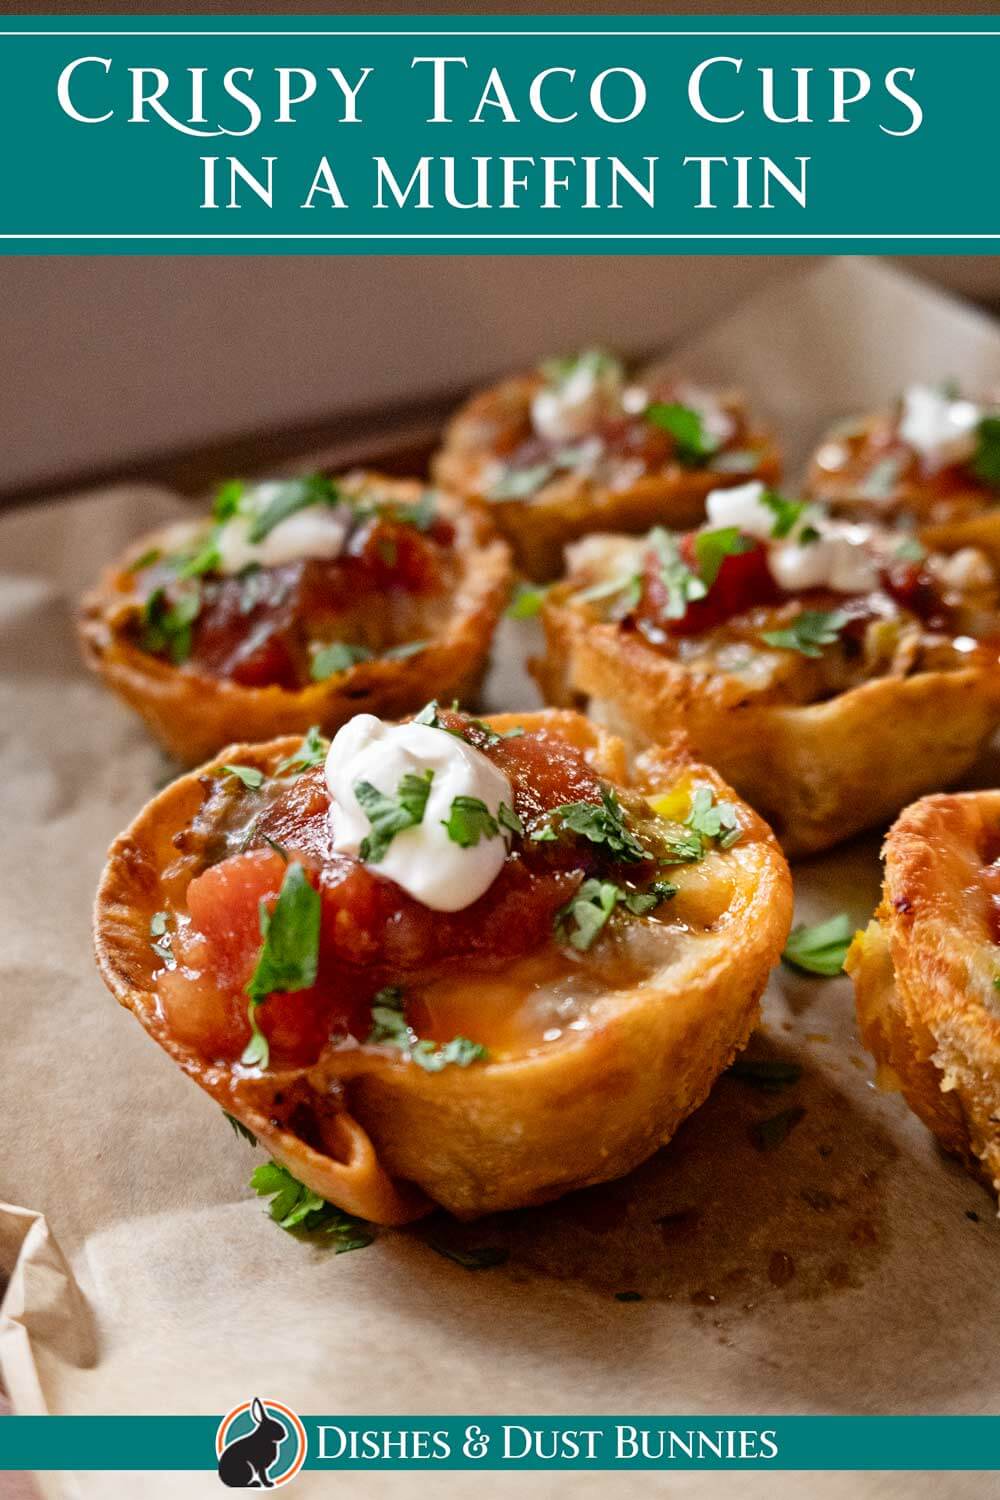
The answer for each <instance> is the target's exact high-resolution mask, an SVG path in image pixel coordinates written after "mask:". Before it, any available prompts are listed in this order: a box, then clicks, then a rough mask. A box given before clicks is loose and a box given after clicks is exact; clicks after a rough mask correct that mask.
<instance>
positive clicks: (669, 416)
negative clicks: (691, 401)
mask: <svg viewBox="0 0 1000 1500" xmlns="http://www.w3.org/2000/svg"><path fill="white" fill-rule="evenodd" d="M646 421H647V422H652V424H653V426H654V427H660V428H662V429H663V431H664V432H669V434H670V436H671V437H672V438H673V440H674V445H675V448H676V451H677V457H678V459H679V460H680V462H681V463H682V464H683V465H684V467H685V468H688V469H696V468H699V467H700V466H701V465H702V464H704V463H705V462H706V461H707V460H708V459H710V458H711V457H712V454H713V453H717V452H718V450H719V447H720V444H719V440H718V438H715V437H713V436H712V434H711V433H710V432H709V431H708V430H707V428H706V427H705V423H704V421H703V419H702V416H701V413H700V412H697V411H695V409H694V407H692V406H681V405H680V403H679V402H677V401H654V402H653V403H652V405H651V406H648V407H647V408H646Z"/></svg>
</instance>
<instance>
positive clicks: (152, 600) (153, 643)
mask: <svg viewBox="0 0 1000 1500" xmlns="http://www.w3.org/2000/svg"><path fill="white" fill-rule="evenodd" d="M201 602H202V601H201V589H200V588H199V587H198V585H197V583H195V584H194V585H193V586H192V587H191V588H187V589H185V590H183V591H182V592H180V593H178V594H177V595H176V597H175V598H174V599H173V600H170V599H168V597H167V591H166V589H164V588H157V589H154V590H153V592H152V593H151V594H150V596H149V598H148V599H147V600H146V602H145V604H144V606H143V610H142V641H141V644H142V649H143V650H144V651H149V652H151V653H152V654H153V655H154V656H156V655H161V654H162V653H163V652H166V653H167V654H168V655H169V657H170V660H171V661H172V662H173V663H174V665H175V666H180V665H181V663H182V662H185V661H187V659H188V657H189V656H190V655H191V646H192V643H193V630H192V626H193V625H194V622H195V620H196V619H197V618H198V615H199V614H200V612H201Z"/></svg>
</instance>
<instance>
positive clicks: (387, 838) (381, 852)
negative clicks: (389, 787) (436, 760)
mask: <svg viewBox="0 0 1000 1500" xmlns="http://www.w3.org/2000/svg"><path fill="white" fill-rule="evenodd" d="M433 780H434V772H433V771H432V770H431V769H430V767H428V768H427V770H426V771H422V772H421V773H420V774H419V775H418V774H417V773H416V772H414V771H408V772H407V773H406V775H405V776H404V777H403V778H402V779H401V781H400V783H399V786H398V787H397V788H396V796H395V798H393V797H387V796H386V795H385V793H384V792H380V791H379V789H378V787H377V786H372V784H371V782H370V781H356V782H355V783H354V788H353V790H354V795H355V797H356V798H357V799H358V805H359V807H360V808H361V811H362V812H363V813H364V814H365V816H366V818H367V819H368V821H369V823H370V824H371V829H372V831H371V833H369V834H368V835H367V836H366V837H365V838H364V839H363V840H362V842H361V848H360V850H359V854H360V857H361V859H362V860H363V861H364V862H365V863H366V864H372V865H377V864H378V863H379V861H380V860H382V859H384V858H385V855H386V851H387V850H388V848H389V845H390V844H391V843H392V841H393V839H394V838H395V837H396V835H397V833H402V832H404V830H405V829H407V828H416V827H417V825H418V824H419V823H422V822H423V820H424V811H425V809H426V807H427V798H428V797H429V796H430V792H431V782H432V781H433Z"/></svg>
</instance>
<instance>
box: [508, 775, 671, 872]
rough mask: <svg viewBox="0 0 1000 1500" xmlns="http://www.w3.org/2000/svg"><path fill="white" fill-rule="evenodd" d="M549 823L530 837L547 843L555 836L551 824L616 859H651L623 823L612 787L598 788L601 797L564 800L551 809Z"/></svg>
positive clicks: (556, 836)
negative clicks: (598, 847)
mask: <svg viewBox="0 0 1000 1500" xmlns="http://www.w3.org/2000/svg"><path fill="white" fill-rule="evenodd" d="M551 817H552V819H553V820H554V821H553V822H552V823H548V824H545V825H543V826H542V827H541V828H539V829H536V830H535V832H534V833H533V834H532V835H531V837H532V838H533V839H534V840H535V841H536V842H545V843H548V842H551V841H552V840H553V839H555V838H558V836H559V835H558V832H557V830H556V828H555V826H554V823H556V822H557V823H558V824H559V827H560V828H561V829H563V830H565V831H566V832H568V833H575V834H577V835H579V837H580V838H585V839H588V840H589V842H590V843H592V844H602V845H603V846H604V848H605V849H606V850H607V851H608V853H609V854H610V855H611V856H612V857H613V858H614V859H619V860H626V861H634V860H641V859H651V858H652V855H651V854H650V852H649V850H648V849H647V848H646V847H645V845H644V844H642V843H640V842H639V840H638V839H637V838H636V836H635V834H634V833H633V832H632V831H631V829H630V828H629V827H628V825H627V824H626V822H625V813H624V810H623V809H622V806H621V803H620V802H619V801H618V798H617V796H616V795H615V793H614V791H613V789H612V788H611V787H609V786H602V787H601V800H600V802H599V803H597V802H564V803H563V804H562V805H561V806H560V807H556V808H553V810H552V814H551Z"/></svg>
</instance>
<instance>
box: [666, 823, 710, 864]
mask: <svg viewBox="0 0 1000 1500" xmlns="http://www.w3.org/2000/svg"><path fill="white" fill-rule="evenodd" d="M663 847H664V851H665V854H666V856H667V859H668V861H669V862H670V864H676V865H693V864H697V862H698V860H699V859H704V857H705V845H704V842H703V840H702V837H701V834H700V833H694V832H691V833H679V832H673V831H671V832H670V833H668V834H667V835H666V837H665V838H664V840H663Z"/></svg>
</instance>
